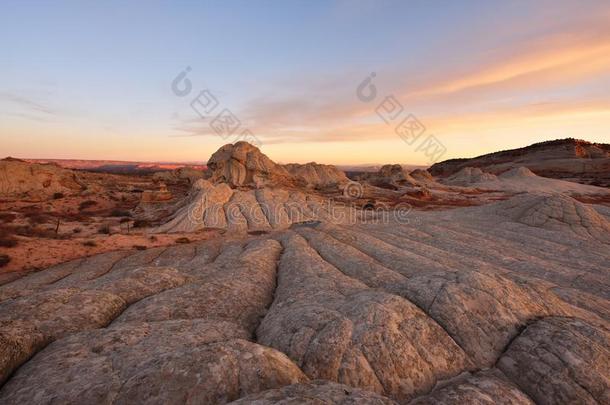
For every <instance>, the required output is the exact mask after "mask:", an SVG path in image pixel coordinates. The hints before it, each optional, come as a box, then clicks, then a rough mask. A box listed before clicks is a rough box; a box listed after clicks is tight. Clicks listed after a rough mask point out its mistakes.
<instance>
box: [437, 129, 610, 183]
mask: <svg viewBox="0 0 610 405" xmlns="http://www.w3.org/2000/svg"><path fill="white" fill-rule="evenodd" d="M519 166H525V167H527V168H528V169H530V170H531V171H533V172H534V173H535V174H537V175H538V176H543V177H549V178H555V179H562V180H570V181H576V182H579V183H583V184H591V185H597V186H602V187H608V186H610V174H609V173H610V145H608V144H602V143H591V142H586V141H582V140H578V139H571V138H568V139H561V140H556V141H548V142H541V143H536V144H533V145H530V146H527V147H524V148H518V149H512V150H506V151H501V152H495V153H489V154H486V155H482V156H477V157H475V158H472V159H451V160H446V161H443V162H439V163H435V164H434V165H432V166H431V167H430V168H429V169H428V170H429V171H430V173H431V174H432V175H434V176H442V177H447V176H450V175H452V174H454V173H457V172H459V171H460V170H461V169H463V168H465V167H478V168H481V169H483V170H484V171H486V172H489V173H492V174H499V173H502V172H504V171H506V170H509V169H512V168H515V167H519Z"/></svg>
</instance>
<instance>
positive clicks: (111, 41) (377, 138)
mask: <svg viewBox="0 0 610 405" xmlns="http://www.w3.org/2000/svg"><path fill="white" fill-rule="evenodd" d="M201 3H205V4H201ZM0 50H1V55H0V155H1V156H0V157H4V156H8V155H10V156H15V157H22V158H74V159H113V160H131V161H204V160H206V159H207V158H208V157H209V155H210V154H211V153H212V152H214V151H215V150H216V149H217V148H218V147H220V146H221V145H223V144H224V143H227V142H228V141H230V140H232V139H234V138H235V137H234V136H231V137H228V138H226V139H222V138H221V137H220V136H219V135H218V134H217V133H216V132H214V130H213V129H212V127H211V125H210V124H211V122H212V120H213V119H214V118H215V117H216V115H217V113H220V112H221V110H224V109H225V108H226V109H228V110H230V111H231V112H232V113H233V114H234V116H235V117H237V118H238V119H239V120H240V122H241V125H240V127H239V128H238V129H237V130H236V132H235V135H237V134H238V133H241V131H242V130H244V129H248V130H250V131H251V132H252V134H254V136H255V137H256V138H257V139H258V140H260V142H261V143H262V147H261V149H262V150H263V152H265V153H266V154H267V155H269V156H270V157H271V158H272V159H274V160H276V161H279V162H285V163H287V162H308V161H314V160H315V161H317V162H320V163H334V164H367V163H410V164H428V163H430V162H429V158H428V157H427V156H426V155H425V154H424V153H423V152H422V151H421V150H417V142H415V143H414V144H413V145H409V144H407V143H406V142H404V141H403V140H402V139H401V137H399V136H398V135H397V134H396V133H395V131H394V128H395V126H396V125H395V124H396V122H393V123H391V124H388V123H386V122H384V121H383V120H382V119H381V118H380V117H379V116H378V115H377V113H376V108H377V106H378V105H379V104H380V103H381V102H382V101H383V100H384V99H385V97H386V96H394V98H395V99H396V100H397V101H399V102H400V103H401V105H402V106H403V107H404V111H403V113H404V114H405V115H407V114H413V115H414V116H415V117H417V119H418V120H419V121H420V122H421V123H422V124H423V125H424V126H425V128H426V132H425V133H424V134H423V136H421V138H420V140H423V139H424V138H425V137H427V136H428V135H434V136H435V138H436V139H437V140H438V141H439V142H440V143H441V144H442V145H443V146H444V148H445V149H446V152H445V154H444V155H443V156H442V159H447V158H453V157H471V156H476V155H480V154H482V153H487V152H492V151H496V150H501V149H509V148H514V147H520V146H525V145H528V144H530V143H534V142H539V141H543V140H548V139H556V138H564V137H575V138H581V139H586V140H590V141H596V142H607V143H608V142H610V1H607V0H599V1H563V0H549V1H546V0H539V1H503V2H490V1H424V0H422V1H396V2H394V1H358V0H352V1H335V2H333V1H211V2H199V1H197V2H196V1H192V2H181V1H163V2H156V1H142V2H137V1H129V2H120V1H116V2H115V1H104V2H93V1H91V2H89V1H73V2H72V1H6V0H4V1H2V2H0ZM187 67H190V72H189V73H188V75H187V76H186V77H187V78H188V80H190V82H191V84H192V90H191V92H190V93H189V94H187V95H184V96H178V95H176V94H174V92H173V91H172V81H173V80H174V78H176V76H177V75H178V74H179V73H180V72H182V71H183V70H184V69H186V68H187ZM373 72H374V73H375V77H374V79H373V81H372V83H373V85H374V86H375V88H376V89H377V96H376V98H375V99H374V100H372V101H370V102H365V101H361V100H360V99H359V98H358V97H357V88H358V86H359V85H360V83H361V82H362V81H363V80H364V79H365V78H366V77H368V76H369V75H370V74H371V73H373ZM181 83H183V82H181ZM202 90H208V91H209V94H212V95H213V96H214V97H215V98H216V99H217V101H218V105H217V107H216V108H215V109H214V110H213V111H212V112H211V113H210V114H209V115H207V116H206V117H202V116H200V115H199V114H198V113H197V112H196V111H194V109H193V108H192V107H191V101H192V100H193V99H194V98H195V97H197V95H198V94H199V93H200V91H202ZM399 120H400V119H399Z"/></svg>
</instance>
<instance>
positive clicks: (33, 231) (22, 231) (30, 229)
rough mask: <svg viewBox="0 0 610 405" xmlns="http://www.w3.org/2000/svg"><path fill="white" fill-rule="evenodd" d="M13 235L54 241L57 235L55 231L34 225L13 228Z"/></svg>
mask: <svg viewBox="0 0 610 405" xmlns="http://www.w3.org/2000/svg"><path fill="white" fill-rule="evenodd" d="M13 232H14V233H15V235H19V236H27V237H29V238H48V239H54V238H55V237H56V236H57V235H56V234H55V229H50V228H42V227H40V226H35V225H19V226H15V227H14V228H13Z"/></svg>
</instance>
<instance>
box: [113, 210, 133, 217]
mask: <svg viewBox="0 0 610 405" xmlns="http://www.w3.org/2000/svg"><path fill="white" fill-rule="evenodd" d="M110 216H111V217H131V212H129V211H127V210H120V209H113V210H112V211H110Z"/></svg>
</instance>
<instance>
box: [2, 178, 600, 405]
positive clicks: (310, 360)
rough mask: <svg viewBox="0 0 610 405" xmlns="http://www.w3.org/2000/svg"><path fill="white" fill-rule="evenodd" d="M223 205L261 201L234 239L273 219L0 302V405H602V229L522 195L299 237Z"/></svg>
mask: <svg viewBox="0 0 610 405" xmlns="http://www.w3.org/2000/svg"><path fill="white" fill-rule="evenodd" d="M220 191H222V190H220ZM229 194H230V195H229ZM216 196H217V197H218V198H217V199H210V200H207V201H208V203H209V204H210V205H209V207H211V206H212V205H218V206H220V207H222V208H223V210H224V209H225V207H226V205H225V204H226V202H225V200H226V201H230V200H234V201H236V202H238V203H239V204H242V206H250V205H252V204H253V203H254V202H256V206H257V207H258V209H259V210H258V211H248V213H247V214H246V211H239V214H238V212H235V213H234V214H235V215H234V217H231V218H229V217H228V216H225V220H226V221H227V224H233V225H231V226H234V227H235V228H234V229H238V228H239V227H242V229H246V228H243V227H245V226H247V229H250V228H251V226H250V225H251V224H252V223H253V221H255V220H256V221H258V220H261V221H262V218H264V219H265V221H267V222H266V225H264V226H266V229H267V233H264V234H261V235H257V236H254V235H244V234H240V235H236V234H233V233H231V232H228V233H227V234H226V235H224V236H222V237H220V238H217V239H216V240H209V241H203V242H196V243H190V244H181V245H176V246H170V247H165V248H154V249H149V250H145V251H118V252H110V253H104V254H100V255H96V256H92V257H88V258H83V259H78V260H74V261H71V262H67V263H63V264H60V265H56V266H53V267H51V268H48V269H46V270H43V271H40V272H38V273H34V274H31V275H29V276H27V277H24V278H22V279H19V280H16V281H13V282H11V283H8V284H4V285H1V286H0V384H1V387H0V403H1V404H26V403H27V404H58V403H59V404H67V403H90V404H98V403H99V404H123V403H153V404H155V403H158V404H184V403H188V404H201V403H205V404H224V403H230V402H232V401H237V402H236V403H239V404H296V403H299V404H300V403H306V404H392V403H400V404H407V403H414V404H464V403H469V404H470V403H474V404H532V403H540V404H607V403H610V397H609V396H608V393H609V392H610V369H609V364H610V362H609V361H608V359H609V358H610V333H609V331H610V322H609V321H610V315H609V314H610V270H609V267H608V263H610V249H609V247H610V244H609V242H608V239H607V238H608V229H609V228H608V227H609V222H608V217H607V216H606V214H604V211H603V210H598V209H596V208H594V207H593V206H588V205H586V204H582V203H579V202H577V201H575V200H573V199H571V198H569V197H563V196H557V195H530V194H524V195H518V196H516V197H514V198H512V199H510V200H507V201H502V202H498V203H495V204H492V205H488V206H482V207H470V208H463V209H454V210H448V211H436V212H417V213H416V212H413V213H411V214H410V216H409V218H408V221H401V222H398V221H396V220H391V221H389V222H384V221H370V222H356V223H353V224H346V223H337V222H333V221H330V220H324V219H323V218H319V219H318V220H317V221H312V222H308V223H299V222H300V221H295V220H293V219H295V218H297V217H298V216H299V215H301V214H303V213H305V214H306V213H307V212H309V211H307V210H308V209H309V210H311V208H310V206H309V205H308V204H309V203H311V201H309V200H307V198H306V197H304V196H299V195H296V194H291V193H286V192H285V190H284V191H282V190H279V191H270V190H268V189H257V190H250V191H247V192H246V191H242V190H230V193H227V195H224V194H222V193H221V192H219V193H218V194H217V195H216ZM215 198H216V197H215ZM288 200H294V201H296V202H298V204H300V206H301V207H302V208H301V210H298V211H294V210H292V209H291V207H290V206H289V205H286V204H285V201H288ZM260 202H265V204H260ZM239 204H238V205H239ZM273 204H275V205H276V206H277V207H276V208H277V210H278V211H279V212H282V214H281V215H279V216H277V217H272V218H270V217H269V212H265V211H264V209H266V208H263V207H271V206H272V205H273ZM279 207H283V211H282V210H280V209H279ZM224 212H226V211H223V215H225V214H224ZM239 215H242V216H241V217H239ZM203 218H204V222H205V221H206V219H205V218H207V217H206V216H205V215H204V217H203ZM210 220H211V218H210ZM263 222H264V221H263ZM239 224H241V225H239ZM227 226H228V225H227Z"/></svg>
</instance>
